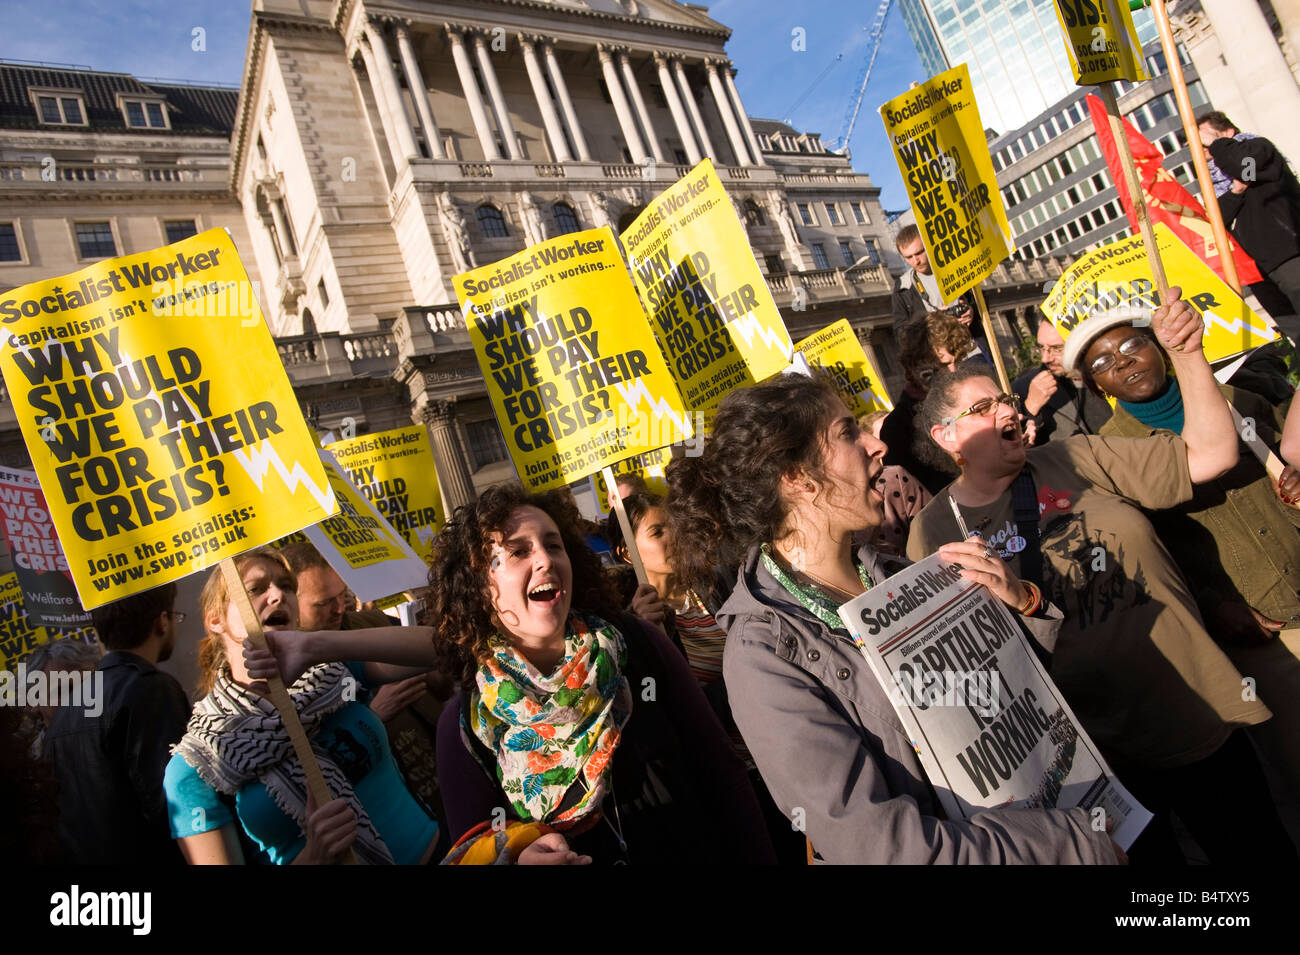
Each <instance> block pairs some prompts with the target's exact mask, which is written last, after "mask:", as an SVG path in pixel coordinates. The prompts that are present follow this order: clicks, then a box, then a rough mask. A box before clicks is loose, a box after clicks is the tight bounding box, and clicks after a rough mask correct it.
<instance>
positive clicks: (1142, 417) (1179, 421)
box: [1119, 378, 1186, 434]
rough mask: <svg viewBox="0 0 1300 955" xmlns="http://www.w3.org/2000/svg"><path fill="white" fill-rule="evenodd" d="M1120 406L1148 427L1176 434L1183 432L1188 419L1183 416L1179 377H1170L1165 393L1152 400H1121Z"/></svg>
mask: <svg viewBox="0 0 1300 955" xmlns="http://www.w3.org/2000/svg"><path fill="white" fill-rule="evenodd" d="M1119 406H1120V407H1121V408H1123V409H1124V410H1125V411H1127V412H1128V413H1129V414H1131V415H1132V416H1133V417H1135V418H1137V419H1138V420H1139V421H1141V422H1142V423H1143V424H1144V425H1146V426H1147V427H1148V428H1165V429H1166V430H1168V431H1172V432H1173V433H1174V434H1182V433H1183V425H1184V424H1185V423H1186V420H1185V419H1184V417H1183V393H1182V391H1180V390H1179V388H1178V379H1177V378H1170V379H1169V383H1168V387H1166V388H1165V391H1164V394H1162V395H1157V396H1156V397H1155V398H1152V399H1151V400H1150V401H1139V402H1134V403H1129V402H1127V401H1120V402H1119Z"/></svg>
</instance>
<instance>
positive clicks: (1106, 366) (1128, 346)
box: [1088, 335, 1155, 376]
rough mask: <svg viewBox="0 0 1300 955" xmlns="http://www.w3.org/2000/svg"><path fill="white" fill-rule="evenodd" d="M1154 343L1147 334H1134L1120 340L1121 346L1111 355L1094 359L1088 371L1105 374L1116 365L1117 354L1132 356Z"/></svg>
mask: <svg viewBox="0 0 1300 955" xmlns="http://www.w3.org/2000/svg"><path fill="white" fill-rule="evenodd" d="M1154 344H1155V342H1153V341H1152V340H1151V339H1150V338H1148V337H1147V336H1145V335H1133V336H1132V337H1130V338H1126V339H1124V340H1123V341H1122V342H1120V343H1119V347H1118V348H1116V349H1115V350H1114V351H1113V352H1111V353H1110V354H1109V355H1102V356H1101V357H1100V358H1098V359H1097V360H1096V361H1094V362H1093V363H1092V364H1091V365H1089V366H1088V371H1090V372H1092V374H1093V375H1094V376H1096V375H1104V374H1106V372H1108V371H1110V370H1111V369H1112V368H1114V367H1115V361H1116V358H1115V356H1116V355H1123V356H1124V357H1125V358H1132V357H1133V356H1134V355H1136V354H1137V353H1138V352H1140V351H1142V350H1143V349H1144V348H1148V347H1150V346H1151V345H1154Z"/></svg>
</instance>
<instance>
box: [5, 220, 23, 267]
mask: <svg viewBox="0 0 1300 955" xmlns="http://www.w3.org/2000/svg"><path fill="white" fill-rule="evenodd" d="M22 260H23V250H22V249H20V248H19V247H18V229H17V227H16V226H15V225H14V223H12V222H0V262H21V261H22Z"/></svg>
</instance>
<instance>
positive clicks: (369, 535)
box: [302, 429, 436, 603]
mask: <svg viewBox="0 0 1300 955" xmlns="http://www.w3.org/2000/svg"><path fill="white" fill-rule="evenodd" d="M420 430H423V429H420ZM320 456H321V461H322V462H323V463H324V465H325V473H326V475H327V476H328V477H329V482H330V486H331V487H332V488H334V497H335V499H336V500H337V501H338V502H339V512H338V514H336V515H334V516H333V517H327V518H325V520H323V521H321V522H320V523H319V524H313V525H312V526H311V527H304V528H303V530H302V533H303V534H304V535H305V536H306V538H307V539H308V540H310V541H311V542H312V544H313V545H315V547H316V550H318V551H319V552H320V554H321V556H322V557H324V558H325V562H326V563H328V564H329V565H330V566H331V567H333V568H334V569H335V570H336V571H338V573H339V576H340V577H342V578H343V581H344V582H345V583H346V584H347V585H348V586H349V587H350V588H351V589H352V592H353V593H354V594H355V595H356V596H357V598H358V599H359V600H361V601H362V602H363V603H369V602H371V601H374V600H379V599H380V598H383V597H389V596H391V595H393V594H396V593H401V592H402V591H406V590H411V589H413V588H416V587H423V586H425V585H426V584H427V583H428V577H429V572H428V567H427V566H426V565H425V563H424V561H423V560H421V559H420V558H419V557H417V556H416V554H415V552H414V551H413V550H412V549H411V546H410V545H409V544H408V543H407V542H406V539H405V538H403V537H402V536H401V535H400V534H398V533H397V531H395V530H394V529H393V527H392V525H390V524H389V523H388V521H387V520H385V519H384V517H383V515H381V514H380V513H379V511H378V510H377V509H376V508H375V506H374V504H372V503H371V502H370V499H369V498H367V497H366V496H365V495H364V494H362V493H361V491H360V490H359V489H358V488H357V487H356V485H354V484H353V483H352V482H351V481H349V480H348V477H347V475H346V474H344V473H343V471H342V469H341V468H340V467H339V465H338V462H337V461H336V460H335V459H334V455H332V454H330V452H328V451H321V452H320ZM429 526H436V525H429ZM416 536H417V537H418V534H417V535H416Z"/></svg>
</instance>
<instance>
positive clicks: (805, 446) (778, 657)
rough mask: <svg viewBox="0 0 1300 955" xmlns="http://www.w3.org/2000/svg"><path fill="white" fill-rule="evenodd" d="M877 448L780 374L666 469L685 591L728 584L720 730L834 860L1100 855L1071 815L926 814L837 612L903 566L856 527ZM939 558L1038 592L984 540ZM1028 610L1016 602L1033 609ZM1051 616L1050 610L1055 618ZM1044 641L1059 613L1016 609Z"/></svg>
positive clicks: (1001, 593) (901, 747)
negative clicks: (732, 733)
mask: <svg viewBox="0 0 1300 955" xmlns="http://www.w3.org/2000/svg"><path fill="white" fill-rule="evenodd" d="M884 451H885V449H884V445H882V444H881V443H880V442H879V441H878V440H876V439H875V438H874V437H872V436H871V434H870V433H869V432H864V431H862V430H860V429H859V428H858V424H857V422H856V421H855V420H854V418H853V416H852V415H851V414H850V413H849V411H848V409H847V408H845V407H844V403H843V402H842V401H841V400H840V399H839V398H838V397H837V396H836V394H835V392H834V390H833V389H832V388H831V386H830V385H829V383H827V382H826V381H823V380H820V379H816V378H807V377H803V376H801V375H794V374H790V375H780V376H777V377H776V378H775V379H772V380H771V381H767V382H763V383H761V384H758V385H754V386H753V387H751V388H745V389H742V390H740V391H736V392H733V393H732V394H730V395H728V396H727V397H726V399H725V400H724V401H723V402H722V404H721V405H720V407H719V409H718V414H717V417H716V418H715V419H714V424H713V431H712V434H711V435H710V437H709V441H708V443H707V444H706V445H705V448H704V454H703V455H702V456H701V457H695V458H680V459H678V460H674V461H673V462H672V463H670V464H669V465H668V470H667V477H668V487H669V494H668V501H667V506H666V510H667V512H668V515H669V521H670V523H671V525H672V533H671V535H670V537H671V544H670V557H671V560H672V565H673V567H674V569H675V570H676V572H677V574H678V576H679V578H680V579H681V580H682V581H683V582H684V583H685V584H686V585H687V586H699V585H701V584H703V585H707V584H708V581H709V579H710V575H711V573H712V569H713V567H714V566H715V565H723V566H728V567H738V568H739V570H740V574H739V580H738V582H737V584H736V587H735V589H734V590H733V591H732V593H731V595H730V597H728V598H727V601H726V603H725V604H723V606H722V608H721V609H720V610H719V611H718V622H719V623H721V624H722V625H723V626H724V627H725V628H726V629H727V641H726V651H725V653H724V656H723V675H724V679H725V680H726V685H727V692H728V696H729V699H730V701H731V707H732V712H733V714H734V716H735V719H736V724H737V725H738V726H739V727H740V731H741V733H742V734H743V736H744V738H745V742H746V744H747V745H748V747H749V750H750V752H751V754H752V755H753V757H754V761H755V763H756V764H757V765H758V768H759V771H760V772H761V773H762V775H763V779H764V781H765V782H766V784H767V786H768V789H769V790H770V792H771V793H772V796H773V798H774V799H775V800H776V803H777V805H778V806H780V807H781V809H782V810H783V811H784V812H785V813H787V817H788V819H789V821H790V825H792V826H793V827H794V828H796V829H798V830H799V831H801V832H805V833H807V836H808V838H809V840H810V841H811V843H812V846H813V848H814V850H815V851H816V853H817V855H818V856H819V857H820V858H821V860H823V861H826V862H833V863H858V864H861V863H875V864H882V863H902V864H912V865H915V864H935V863H939V864H979V863H989V864H1006V863H1049V864H1058V863H1114V862H1116V861H1117V860H1119V859H1122V857H1123V856H1122V853H1119V852H1118V850H1117V848H1116V847H1115V846H1114V845H1113V844H1112V843H1111V841H1110V839H1109V838H1108V837H1107V836H1106V834H1105V833H1104V832H1098V831H1096V830H1094V829H1093V828H1092V826H1091V825H1090V823H1089V819H1088V815H1087V813H1086V812H1085V811H1084V810H1082V809H1073V810H1068V811H1067V810H1057V809H994V810H990V811H988V812H983V813H980V814H978V815H976V816H975V817H974V818H971V819H967V820H956V819H946V818H943V817H942V813H941V811H940V808H939V801H938V799H937V797H936V796H935V794H934V791H933V790H932V789H931V787H930V784H929V782H928V781H927V780H926V777H925V773H924V771H923V770H922V768H921V763H920V761H919V759H918V758H917V755H916V752H915V751H914V750H913V748H912V745H911V743H910V742H909V737H908V734H907V732H906V731H905V730H904V729H903V726H902V724H901V723H900V722H899V720H898V717H897V716H896V714H895V713H894V710H893V707H892V706H891V704H890V702H889V698H888V696H887V694H886V693H885V691H884V689H882V687H881V685H880V682H879V681H878V680H877V679H876V677H875V675H874V674H873V673H872V671H871V668H870V666H868V664H867V661H866V660H865V658H864V657H863V656H862V654H861V653H860V652H858V650H857V648H856V647H855V646H854V645H853V643H852V641H851V640H850V639H849V635H848V632H847V631H846V630H845V629H844V625H843V623H842V622H841V620H840V619H839V617H838V616H837V613H836V609H837V608H838V606H839V605H841V604H843V603H846V602H847V601H849V600H852V599H853V598H854V597H856V596H857V595H858V594H861V593H863V592H864V591H865V590H866V589H868V588H870V587H873V586H878V585H880V584H881V583H882V582H883V581H884V580H885V579H886V578H887V577H889V576H891V575H892V574H894V573H897V572H898V571H899V570H900V569H902V567H903V566H904V565H905V564H906V561H902V560H899V559H890V558H887V557H884V556H883V555H882V554H880V553H879V552H878V551H876V550H875V549H874V548H872V547H871V546H870V545H867V546H863V547H855V546H854V543H853V540H854V536H855V535H856V534H858V532H861V531H868V532H869V531H871V530H872V529H873V528H874V527H875V526H876V524H878V523H879V521H880V513H881V511H880V506H881V499H880V495H879V494H878V493H877V492H876V491H875V490H874V489H873V484H874V481H875V478H876V477H877V475H878V474H879V473H880V469H881V458H882V456H883V455H884ZM944 553H945V556H947V557H949V558H950V559H952V560H960V561H961V563H962V564H963V566H968V567H970V568H971V569H970V570H968V571H966V572H965V576H967V578H968V579H970V580H975V581H977V582H979V583H983V584H985V585H986V586H987V587H988V588H989V591H990V592H991V593H992V594H993V595H994V597H996V598H997V599H999V600H1002V601H1003V602H1005V603H1006V604H1008V605H1009V606H1010V607H1011V608H1012V609H1013V610H1025V611H1028V612H1029V613H1031V614H1033V613H1036V608H1037V607H1038V606H1039V603H1040V602H1039V601H1038V600H1037V599H1036V598H1035V597H1034V594H1033V592H1032V591H1031V590H1029V589H1027V588H1026V587H1024V586H1022V584H1021V582H1020V581H1019V580H1017V579H1016V577H1015V575H1014V574H1013V573H1011V572H1010V571H1009V570H1008V569H1007V568H1006V567H1004V566H1002V565H1001V564H996V565H995V564H988V563H985V564H984V565H982V566H981V567H980V568H976V567H975V566H974V563H975V560H976V556H977V555H982V554H983V553H984V548H983V546H981V545H979V544H977V543H975V542H973V541H964V542H960V543H953V544H951V545H950V546H949V547H946V548H945V549H944ZM1031 605H1032V606H1031ZM1057 617H1058V618H1059V614H1058V615H1057ZM1022 619H1025V620H1026V621H1027V626H1031V627H1034V628H1037V629H1038V630H1039V631H1040V634H1041V635H1042V636H1043V638H1044V639H1046V635H1047V634H1049V633H1050V632H1052V631H1053V630H1054V628H1055V626H1056V625H1057V623H1058V621H1057V620H1052V619H1048V616H1047V615H1044V614H1039V615H1038V616H1037V617H1036V618H1035V619H1033V620H1030V619H1029V617H1023V618H1022Z"/></svg>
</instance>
